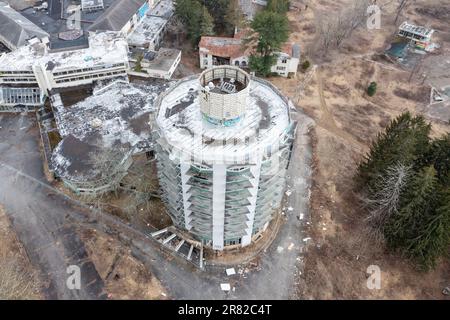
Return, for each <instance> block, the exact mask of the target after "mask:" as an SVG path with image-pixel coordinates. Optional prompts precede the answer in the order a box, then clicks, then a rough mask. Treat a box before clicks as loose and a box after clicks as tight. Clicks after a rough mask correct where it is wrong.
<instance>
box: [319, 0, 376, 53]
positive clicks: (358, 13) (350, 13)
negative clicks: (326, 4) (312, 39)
mask: <svg viewBox="0 0 450 320" xmlns="http://www.w3.org/2000/svg"><path fill="white" fill-rule="evenodd" d="M371 3H373V1H372V0H360V1H355V2H354V3H353V4H352V5H350V6H348V7H346V8H345V9H343V10H341V11H339V12H336V13H334V14H333V15H329V14H328V13H327V14H318V15H317V20H316V29H317V31H318V37H319V44H320V46H321V49H322V50H323V51H324V53H327V52H328V50H329V49H331V48H339V47H340V46H341V45H342V43H343V41H344V40H345V39H348V38H349V37H350V36H351V35H352V33H353V31H354V30H356V29H357V28H358V27H359V26H361V25H362V24H363V23H364V22H365V19H366V17H367V8H368V6H369V5H370V4H371Z"/></svg>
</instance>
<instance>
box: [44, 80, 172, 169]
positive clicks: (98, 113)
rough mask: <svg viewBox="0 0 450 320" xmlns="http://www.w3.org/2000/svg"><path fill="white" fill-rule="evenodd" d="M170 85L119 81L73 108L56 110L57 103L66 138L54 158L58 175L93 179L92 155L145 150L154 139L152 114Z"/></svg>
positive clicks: (59, 128)
mask: <svg viewBox="0 0 450 320" xmlns="http://www.w3.org/2000/svg"><path fill="white" fill-rule="evenodd" d="M167 86H168V84H167V82H156V81H155V82H154V83H152V84H146V85H140V84H129V83H126V82H124V81H116V82H113V83H111V84H109V85H107V86H106V87H105V88H103V89H100V90H97V91H96V93H95V94H94V95H92V96H90V97H88V98H86V99H85V100H83V101H81V102H78V103H76V104H74V105H72V106H62V105H61V104H59V106H58V107H55V103H54V104H53V105H54V111H55V120H56V123H57V126H58V130H59V132H60V134H61V136H62V137H63V140H62V141H61V142H60V144H59V145H58V147H57V148H56V149H55V150H54V153H53V156H52V164H53V167H54V168H55V172H56V173H57V174H58V175H59V176H61V177H67V176H68V175H72V176H73V175H77V176H78V177H92V176H94V173H93V172H92V165H90V164H89V159H90V158H89V152H91V151H95V150H97V149H99V148H124V149H126V150H132V149H134V148H135V147H136V148H138V149H139V148H145V146H146V145H147V144H148V143H149V138H150V129H151V128H150V126H149V124H148V122H149V114H150V113H151V112H152V111H154V101H155V99H156V97H157V96H158V95H159V93H160V92H162V91H164V90H165V89H166V88H167ZM54 101H60V100H57V99H54ZM57 103H58V102H56V104H57ZM74 148H75V149H77V150H85V151H86V152H78V151H74V150H73V149H74ZM88 151H89V152H88Z"/></svg>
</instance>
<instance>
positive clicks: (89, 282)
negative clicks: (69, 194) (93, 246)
mask: <svg viewBox="0 0 450 320" xmlns="http://www.w3.org/2000/svg"><path fill="white" fill-rule="evenodd" d="M37 135H38V131H37V128H36V123H35V120H34V119H33V117H31V116H14V117H11V116H2V115H0V136H1V140H0V181H1V183H0V203H1V204H2V205H3V206H4V207H5V209H6V213H7V214H8V216H9V217H10V218H11V220H12V225H13V228H14V229H15V230H16V232H17V234H18V236H19V238H20V240H21V241H22V242H23V244H24V247H25V249H26V251H27V253H28V255H29V256H30V259H31V262H32V263H33V264H34V265H35V266H36V267H38V268H39V269H40V270H41V274H42V278H43V279H44V280H45V283H46V284H47V289H46V290H45V292H44V293H45V295H46V297H47V298H49V299H101V298H104V297H105V296H104V294H103V292H102V290H103V281H102V280H101V278H100V276H99V275H98V273H97V271H96V270H95V267H94V265H93V263H92V262H91V261H90V260H89V259H88V255H87V253H86V250H85V248H84V244H83V242H82V241H81V240H80V239H79V237H78V235H77V234H76V232H75V229H74V225H73V223H72V222H71V221H70V220H69V219H67V214H68V212H70V211H71V210H73V209H72V208H71V207H70V205H69V204H68V203H67V201H66V200H64V199H63V198H61V197H51V196H48V195H47V194H48V192H49V190H48V188H46V187H45V186H44V185H42V184H39V183H37V182H35V181H34V180H33V178H34V179H37V180H38V181H45V177H44V175H43V173H42V165H41V164H42V162H41V158H40V154H39V149H38V140H37ZM25 174H28V175H30V177H26V176H24V175H25ZM74 264H75V265H78V266H79V267H80V268H81V274H82V277H81V284H82V286H81V289H80V290H69V289H68V288H67V286H66V280H67V277H68V276H69V275H68V274H67V273H66V271H67V267H68V266H70V265H74Z"/></svg>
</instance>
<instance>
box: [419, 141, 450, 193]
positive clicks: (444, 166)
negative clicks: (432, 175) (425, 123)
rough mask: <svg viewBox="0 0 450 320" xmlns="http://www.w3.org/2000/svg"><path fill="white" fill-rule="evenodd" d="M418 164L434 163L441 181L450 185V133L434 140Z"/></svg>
mask: <svg viewBox="0 0 450 320" xmlns="http://www.w3.org/2000/svg"><path fill="white" fill-rule="evenodd" d="M418 165H420V166H429V165H434V167H435V168H436V171H437V176H438V178H439V182H440V183H441V184H442V185H444V186H445V187H450V133H448V134H446V135H444V136H442V137H440V138H438V139H435V140H433V142H432V143H431V145H430V148H429V149H428V150H427V152H425V154H424V155H423V156H422V158H421V159H420V161H419V164H418Z"/></svg>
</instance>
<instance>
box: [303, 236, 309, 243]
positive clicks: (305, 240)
mask: <svg viewBox="0 0 450 320" xmlns="http://www.w3.org/2000/svg"><path fill="white" fill-rule="evenodd" d="M309 240H311V238H310V237H307V238H304V239H303V241H304V242H308V241H309Z"/></svg>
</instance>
